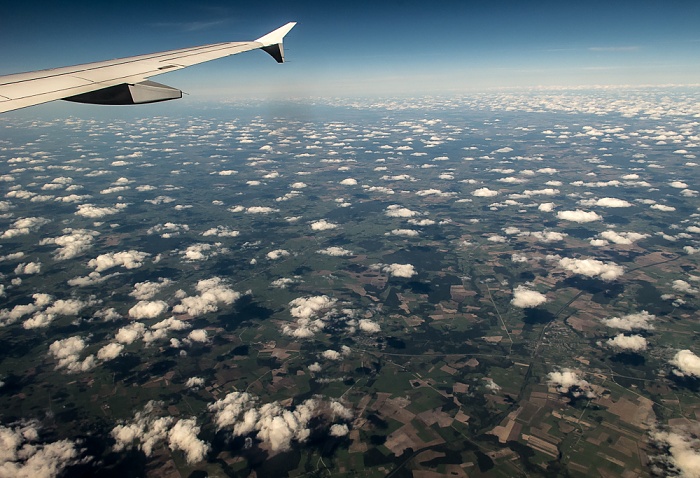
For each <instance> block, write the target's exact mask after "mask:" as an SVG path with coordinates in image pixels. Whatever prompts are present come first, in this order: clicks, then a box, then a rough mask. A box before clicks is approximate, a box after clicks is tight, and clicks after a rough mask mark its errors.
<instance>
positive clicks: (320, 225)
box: [311, 219, 338, 231]
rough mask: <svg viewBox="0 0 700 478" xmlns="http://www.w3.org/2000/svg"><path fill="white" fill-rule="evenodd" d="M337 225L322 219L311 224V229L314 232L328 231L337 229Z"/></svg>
mask: <svg viewBox="0 0 700 478" xmlns="http://www.w3.org/2000/svg"><path fill="white" fill-rule="evenodd" d="M337 227H338V225H337V224H333V223H332V222H328V221H326V220H325V219H321V220H319V221H315V222H312V223H311V229H312V230H314V231H328V230H331V229H335V228H337Z"/></svg>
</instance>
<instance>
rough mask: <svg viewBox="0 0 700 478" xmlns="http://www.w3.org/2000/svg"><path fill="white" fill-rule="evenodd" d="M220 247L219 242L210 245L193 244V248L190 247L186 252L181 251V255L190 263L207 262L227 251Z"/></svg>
mask: <svg viewBox="0 0 700 478" xmlns="http://www.w3.org/2000/svg"><path fill="white" fill-rule="evenodd" d="M220 246H221V243H220V242H217V243H216V244H208V243H206V242H201V243H198V244H192V245H191V246H188V247H187V249H185V250H184V251H180V255H182V256H183V257H184V258H185V260H188V261H205V260H207V259H209V258H210V257H212V256H216V255H218V254H219V253H220V252H222V251H223V250H225V249H222V248H221V247H220Z"/></svg>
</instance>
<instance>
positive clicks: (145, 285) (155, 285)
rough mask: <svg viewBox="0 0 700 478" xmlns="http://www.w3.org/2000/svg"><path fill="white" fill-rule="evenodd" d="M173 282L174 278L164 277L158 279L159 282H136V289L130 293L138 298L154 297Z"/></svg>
mask: <svg viewBox="0 0 700 478" xmlns="http://www.w3.org/2000/svg"><path fill="white" fill-rule="evenodd" d="M172 283H173V281H172V280H170V279H164V278H162V277H161V278H160V279H158V282H148V281H146V282H137V283H136V284H134V290H133V291H131V292H130V293H129V295H130V296H131V297H133V298H134V299H136V300H148V299H152V298H153V297H154V296H155V295H156V294H158V292H160V291H161V290H163V288H165V287H167V286H169V285H171V284H172Z"/></svg>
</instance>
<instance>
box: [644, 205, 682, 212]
mask: <svg viewBox="0 0 700 478" xmlns="http://www.w3.org/2000/svg"><path fill="white" fill-rule="evenodd" d="M649 207H650V208H652V209H656V210H657V211H662V212H672V211H675V210H676V208H675V207H673V206H667V205H665V204H652V205H651V206H649Z"/></svg>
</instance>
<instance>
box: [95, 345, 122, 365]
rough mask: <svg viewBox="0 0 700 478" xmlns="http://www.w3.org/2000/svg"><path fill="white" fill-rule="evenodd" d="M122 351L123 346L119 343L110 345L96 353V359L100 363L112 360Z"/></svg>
mask: <svg viewBox="0 0 700 478" xmlns="http://www.w3.org/2000/svg"><path fill="white" fill-rule="evenodd" d="M123 350H124V345H122V344H119V343H110V344H107V345H105V346H104V347H102V348H101V349H100V350H98V351H97V358H98V359H99V360H102V361H105V362H106V361H108V360H114V359H115V358H117V357H119V355H120V354H121V353H122V351H123Z"/></svg>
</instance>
